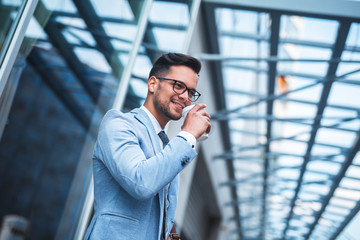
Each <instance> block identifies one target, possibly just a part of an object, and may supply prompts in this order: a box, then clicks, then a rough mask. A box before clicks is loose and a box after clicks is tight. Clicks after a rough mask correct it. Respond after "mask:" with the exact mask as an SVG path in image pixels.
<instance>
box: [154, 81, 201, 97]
mask: <svg viewBox="0 0 360 240" xmlns="http://www.w3.org/2000/svg"><path fill="white" fill-rule="evenodd" d="M156 78H157V79H160V80H165V81H173V82H174V83H173V90H174V92H176V93H177V94H179V95H181V94H183V93H184V92H185V91H186V90H187V91H188V98H189V100H190V101H192V102H195V101H196V100H198V99H199V97H200V96H201V94H200V93H199V92H198V91H196V90H195V89H190V88H188V87H187V86H186V85H185V83H183V82H181V81H179V80H175V79H171V78H163V77H156Z"/></svg>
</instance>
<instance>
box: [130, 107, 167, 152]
mask: <svg viewBox="0 0 360 240" xmlns="http://www.w3.org/2000/svg"><path fill="white" fill-rule="evenodd" d="M131 112H132V113H135V114H134V117H135V118H136V119H137V120H138V121H139V122H140V123H142V124H144V125H145V127H146V131H147V133H148V135H149V137H150V141H151V144H152V146H153V149H154V153H158V152H160V151H161V146H160V143H159V136H158V135H157V133H156V132H155V128H154V126H153V124H152V122H151V120H150V119H149V117H148V115H147V114H146V112H144V111H143V110H141V109H140V108H136V109H134V110H132V111H131Z"/></svg>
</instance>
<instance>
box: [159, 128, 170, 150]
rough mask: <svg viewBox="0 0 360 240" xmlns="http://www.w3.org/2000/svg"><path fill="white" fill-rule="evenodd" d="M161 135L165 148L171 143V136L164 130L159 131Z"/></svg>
mask: <svg viewBox="0 0 360 240" xmlns="http://www.w3.org/2000/svg"><path fill="white" fill-rule="evenodd" d="M158 135H159V137H160V139H161V141H162V143H163V148H164V147H165V146H166V144H168V143H169V138H168V136H167V135H166V133H165V132H164V131H161V132H159V134H158Z"/></svg>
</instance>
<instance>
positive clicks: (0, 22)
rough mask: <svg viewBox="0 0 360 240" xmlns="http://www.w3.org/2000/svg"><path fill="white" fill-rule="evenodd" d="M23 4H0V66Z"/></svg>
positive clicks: (3, 2)
mask: <svg viewBox="0 0 360 240" xmlns="http://www.w3.org/2000/svg"><path fill="white" fill-rule="evenodd" d="M25 3H26V0H23V1H21V0H18V1H1V2H0V66H1V64H2V62H3V58H4V55H5V53H6V51H7V48H8V46H9V43H10V41H11V39H12V37H13V35H14V29H15V28H16V26H17V23H18V21H19V18H20V16H21V13H22V9H23V7H24V5H25Z"/></svg>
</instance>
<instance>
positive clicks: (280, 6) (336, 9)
mask: <svg viewBox="0 0 360 240" xmlns="http://www.w3.org/2000/svg"><path fill="white" fill-rule="evenodd" d="M203 2H204V3H205V4H209V3H211V4H215V5H216V7H226V8H232V9H236V8H240V9H250V10H255V11H265V12H268V11H280V12H282V13H284V14H291V15H293V14H295V15H307V16H308V15H313V16H318V17H322V18H339V17H344V18H354V19H357V20H358V21H359V12H360V2H358V1H340V0H318V1H312V0H303V1H292V2H291V3H289V1H286V0H276V1H267V0H256V1H252V0H222V1H219V0H203Z"/></svg>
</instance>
